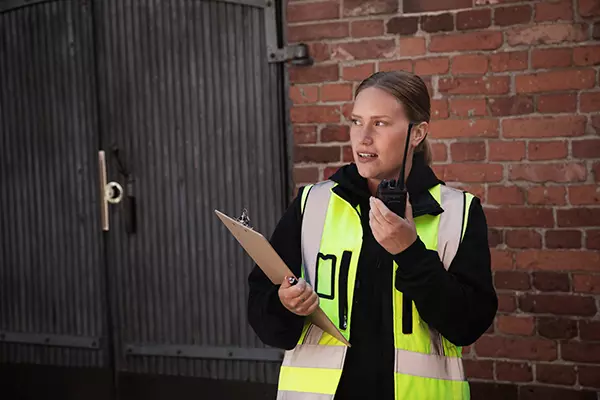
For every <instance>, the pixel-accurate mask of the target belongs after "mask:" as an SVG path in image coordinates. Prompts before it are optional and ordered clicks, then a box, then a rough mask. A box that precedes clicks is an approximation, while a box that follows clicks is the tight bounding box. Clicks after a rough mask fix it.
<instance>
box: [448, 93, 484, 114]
mask: <svg viewBox="0 0 600 400" xmlns="http://www.w3.org/2000/svg"><path fill="white" fill-rule="evenodd" d="M449 103H450V104H449V111H450V115H452V116H453V117H481V116H485V115H487V104H486V99H485V97H479V98H461V97H459V98H450V99H449Z"/></svg>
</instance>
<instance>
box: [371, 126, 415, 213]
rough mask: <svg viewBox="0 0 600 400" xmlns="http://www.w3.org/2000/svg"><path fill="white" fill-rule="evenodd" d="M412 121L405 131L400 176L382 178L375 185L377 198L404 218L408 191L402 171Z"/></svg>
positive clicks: (403, 170) (404, 164) (403, 171)
mask: <svg viewBox="0 0 600 400" xmlns="http://www.w3.org/2000/svg"><path fill="white" fill-rule="evenodd" d="M413 125H414V123H413V122H410V123H409V124H408V132H407V133H406V145H405V147H404V157H403V159H402V169H401V170H400V176H399V177H398V179H397V180H396V179H384V180H382V181H381V182H380V183H379V186H377V198H378V199H380V200H381V201H383V203H384V204H385V205H386V206H387V208H389V209H390V210H392V211H393V212H395V213H396V214H398V215H399V216H400V217H402V218H404V217H405V214H406V198H407V195H408V191H407V190H406V184H405V182H404V181H405V179H404V173H405V169H406V156H407V153H408V144H409V143H410V132H411V130H412V127H413Z"/></svg>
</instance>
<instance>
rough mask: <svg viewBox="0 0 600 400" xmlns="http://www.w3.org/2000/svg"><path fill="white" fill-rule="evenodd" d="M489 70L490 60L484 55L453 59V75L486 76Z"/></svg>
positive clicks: (468, 55)
mask: <svg viewBox="0 0 600 400" xmlns="http://www.w3.org/2000/svg"><path fill="white" fill-rule="evenodd" d="M487 70H488V58H487V57H486V56H482V55H476V54H467V55H458V56H455V57H453V58H452V73H453V74H454V75H460V74H485V73H486V72H487Z"/></svg>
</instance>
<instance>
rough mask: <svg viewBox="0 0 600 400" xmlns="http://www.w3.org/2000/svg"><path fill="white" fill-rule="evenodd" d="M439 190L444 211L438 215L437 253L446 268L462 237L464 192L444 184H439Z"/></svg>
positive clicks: (448, 266)
mask: <svg viewBox="0 0 600 400" xmlns="http://www.w3.org/2000/svg"><path fill="white" fill-rule="evenodd" d="M440 191H441V193H440V195H441V206H442V208H443V209H444V212H443V213H442V214H441V215H440V225H439V228H438V254H439V255H440V260H442V263H443V264H444V268H446V269H448V268H450V264H451V263H452V260H453V259H454V256H456V253H457V251H458V246H459V245H460V242H461V239H462V227H463V223H462V222H463V216H464V205H465V194H464V193H463V192H462V191H460V190H458V189H454V188H450V187H448V186H446V185H440Z"/></svg>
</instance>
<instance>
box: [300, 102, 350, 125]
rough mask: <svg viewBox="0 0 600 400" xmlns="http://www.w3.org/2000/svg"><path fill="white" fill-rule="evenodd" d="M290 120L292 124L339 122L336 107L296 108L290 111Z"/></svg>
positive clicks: (338, 111)
mask: <svg viewBox="0 0 600 400" xmlns="http://www.w3.org/2000/svg"><path fill="white" fill-rule="evenodd" d="M290 118H291V121H292V122H294V123H306V124H308V123H319V122H339V121H340V110H339V107H338V106H298V107H292V109H291V110H290Z"/></svg>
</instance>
